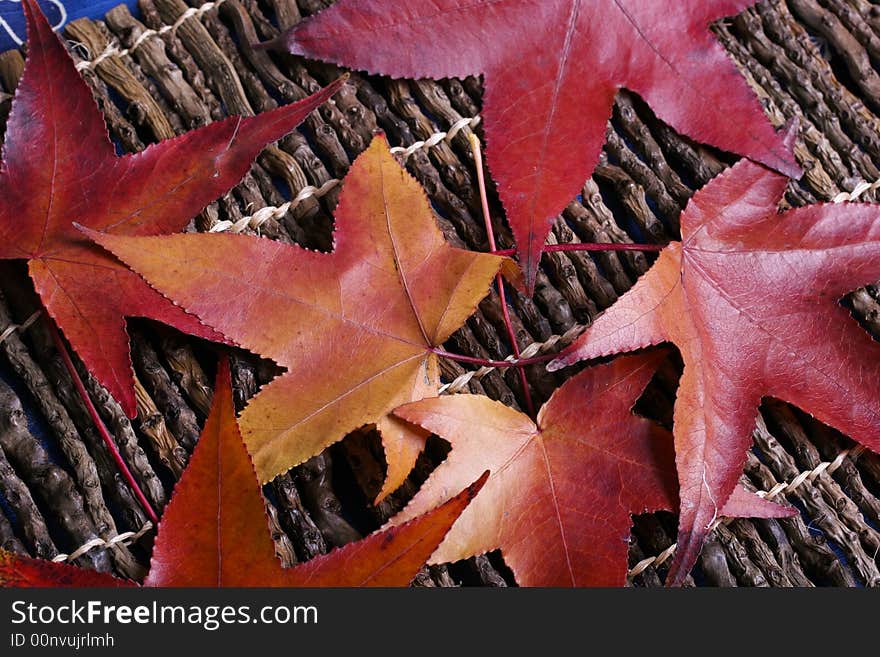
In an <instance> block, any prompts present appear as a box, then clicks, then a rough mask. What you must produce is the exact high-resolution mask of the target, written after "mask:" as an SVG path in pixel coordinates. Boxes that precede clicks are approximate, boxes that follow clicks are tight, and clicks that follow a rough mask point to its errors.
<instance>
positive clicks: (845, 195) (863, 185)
mask: <svg viewBox="0 0 880 657" xmlns="http://www.w3.org/2000/svg"><path fill="white" fill-rule="evenodd" d="M877 189H880V180H875V181H874V182H872V183H869V182H866V181H864V180H863V181H862V182H860V183H859V184H858V185H856V186H855V189H853V190H852V191H851V192H840V194H838V195H837V196H835V197H834V198H833V199H831V202H832V203H848V202H850V201H858V200H859V198H860V197H861V196H862V195H863V194H865V193H866V192H869V191H870V192H873V191H874V190H877Z"/></svg>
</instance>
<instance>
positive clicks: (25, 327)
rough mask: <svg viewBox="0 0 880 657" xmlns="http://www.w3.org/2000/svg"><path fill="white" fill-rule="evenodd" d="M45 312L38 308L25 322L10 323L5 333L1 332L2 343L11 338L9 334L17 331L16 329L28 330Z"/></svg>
mask: <svg viewBox="0 0 880 657" xmlns="http://www.w3.org/2000/svg"><path fill="white" fill-rule="evenodd" d="M42 314H43V311H42V310H38V311H37V312H35V313H34V314H33V315H31V316H30V317H28V318H27V319H26V320H25V321H24V323H23V324H10V325H9V326H7V327H6V329H5V330H4V331H3V333H0V344H3V343H4V342H5V341H6V340H8V339H9V336H10V335H12V334H13V333H15V332H16V331H19V332H22V333H24V332H25V331H27V330H28V329H29V328H30V327H31V325H32V324H33V323H34V322H36V321H37V320H38V319H39V318H40V316H41V315H42Z"/></svg>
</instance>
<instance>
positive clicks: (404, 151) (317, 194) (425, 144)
mask: <svg viewBox="0 0 880 657" xmlns="http://www.w3.org/2000/svg"><path fill="white" fill-rule="evenodd" d="M480 120H481V119H480V117H479V116H474V117H466V118H462V119H459V120H458V121H456V122H455V123H453V124H452V126H451V127H450V128H449V130H447V131H440V132H435V133H434V134H433V135H431V136H430V137H428V138H427V139H425V140H424V141H417V142H416V143H414V144H413V145H412V146H407V147H403V146H395V147H394V148H392V149H391V153H392V154H394V155H397V156H398V157H400V158H401V159H402V160H403V161H406V160H407V159H409V158H410V156H412V155H413V154H414V153H415V152H417V151H419V150H420V149H422V148H433V147H434V146H436V145H437V144H439V143H440V142H443V141H446V142H448V141H451V140H452V139H453V138H454V137H455V135H457V134H458V133H459V132H461V131H462V130H464V129H465V128H474V127H476V126H477V124H478V123H479V122H480ZM340 184H342V181H341V180H339V179H337V178H334V179H332V180H328V181H327V182H325V183H324V184H323V185H321V186H320V187H313V186H311V185H308V186H306V187H303V188H302V189H301V190H300V191H299V193H298V194H297V195H296V197H295V198H293V200H291V201H288V202H287V203H283V204H282V205H279V206H277V207H276V206H273V205H268V206H266V207H264V208H261V209H259V210H257V211H256V212H255V213H254V214H252V215H250V216H249V217H242V218H241V219H239V220H238V221H235V222H232V221H228V220H227V221H218V222H217V223H216V224H214V226H212V227H211V230H210V231H209V232H212V233H241V232H244V231H245V230H247V229H250V230H254V231H258V232H259V230H260V227H261V226H262V225H263V224H264V223H266V222H267V221H269V220H270V219H275V220H280V219H281V218H283V217H284V216H285V215H286V214H287V213H288V212H289V211H290V210H291V209H292V208H295V207H296V206H298V205H299V204H300V203H302V202H303V201H305V200H306V199H309V198H321V197H322V196H325V195H326V194H327V193H328V192H330V191H331V190H333V189H335V188H336V187H337V186H338V185H340Z"/></svg>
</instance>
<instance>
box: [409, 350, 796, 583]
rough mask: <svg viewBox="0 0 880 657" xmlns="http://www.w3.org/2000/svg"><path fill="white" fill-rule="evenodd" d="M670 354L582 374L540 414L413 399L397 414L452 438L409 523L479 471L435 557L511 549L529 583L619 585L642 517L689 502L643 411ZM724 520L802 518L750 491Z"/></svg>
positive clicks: (667, 443)
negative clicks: (635, 523)
mask: <svg viewBox="0 0 880 657" xmlns="http://www.w3.org/2000/svg"><path fill="white" fill-rule="evenodd" d="M662 357H663V353H654V354H649V355H640V356H627V357H623V358H618V359H617V360H615V361H614V362H613V363H610V364H608V365H600V366H599V367H595V368H593V369H589V370H586V371H584V372H582V373H580V374H579V375H577V376H575V377H573V378H572V379H570V380H569V381H568V382H566V383H565V384H564V385H563V386H562V387H561V388H559V389H558V390H557V391H556V392H555V393H554V394H553V396H552V397H551V398H550V400H549V401H548V402H547V403H546V404H545V405H544V407H543V408H542V409H541V411H540V413H539V414H538V422H537V425H535V423H534V422H532V420H531V419H530V418H529V417H528V416H526V415H523V414H522V413H520V412H518V411H515V410H513V409H511V408H509V407H507V406H504V405H503V404H500V403H498V402H494V401H492V400H490V399H489V398H488V397H484V396H480V395H456V396H451V397H443V398H434V399H426V400H424V401H420V402H415V403H413V404H407V405H406V406H403V407H401V408H398V409H397V410H395V414H397V415H399V416H400V417H402V418H404V419H405V420H407V421H409V422H413V423H415V424H418V425H420V426H422V427H424V428H425V429H427V430H428V431H432V432H434V433H436V434H437V435H439V436H441V437H442V438H445V439H447V440H448V441H449V442H450V443H451V444H452V451H451V452H450V454H449V457H448V458H447V459H446V461H444V462H443V463H442V464H441V465H440V466H439V467H438V468H437V469H436V470H435V471H434V473H432V475H431V477H430V478H429V479H428V481H427V482H426V483H425V484H424V486H422V489H421V490H420V491H419V493H418V494H417V495H416V497H415V498H414V499H413V500H412V502H410V504H409V506H407V508H406V509H404V511H403V512H402V513H401V514H400V515H399V516H397V518H395V519H394V522H403V521H406V520H408V519H411V518H414V517H417V516H418V515H419V514H420V513H423V512H424V511H425V510H427V509H430V508H433V507H434V506H436V505H437V504H440V503H442V502H444V501H445V500H448V499H449V498H450V496H451V494H452V491H454V490H455V489H456V487H458V486H459V485H460V483H461V482H463V481H467V480H469V479H470V478H472V477H473V476H474V474H475V473H479V472H482V471H483V470H486V469H488V470H490V471H491V474H490V476H489V480H488V481H487V482H486V485H485V486H484V488H483V490H482V491H481V492H480V494H479V495H477V497H476V499H475V500H474V501H473V502H472V503H471V506H470V507H468V509H467V510H465V512H464V513H463V514H462V516H461V518H460V519H459V520H458V521H457V522H456V523H455V525H454V526H453V528H452V530H451V531H450V532H449V534H448V536H447V537H446V540H445V541H444V542H443V543H442V544H441V546H440V548H439V549H438V550H437V552H435V553H434V555H433V556H432V558H431V560H432V562H435V563H436V562H446V561H457V560H459V559H464V558H468V557H471V556H474V555H478V554H482V553H484V552H487V551H489V550H494V549H496V548H501V551H502V554H503V555H504V560H505V563H507V565H508V566H510V568H511V569H512V570H513V572H514V574H515V575H516V579H517V582H518V583H519V584H520V585H522V586H619V585H621V584H623V583H624V581H625V579H626V564H627V551H628V540H629V536H630V529H631V527H632V519H631V518H630V514H633V513H643V512H646V511H656V510H659V509H667V510H672V509H675V508H676V507H677V505H678V499H677V496H676V483H675V460H674V455H673V447H672V436H671V435H670V434H669V432H668V431H667V430H666V429H663V428H662V427H660V426H659V425H657V424H655V423H654V422H651V421H650V420H646V419H644V418H641V417H638V416H636V415H634V414H633V413H632V412H631V409H632V407H633V405H634V404H635V402H636V400H637V398H638V397H639V396H640V395H641V394H642V391H643V390H644V389H645V386H646V385H647V384H648V382H649V381H650V379H651V376H652V375H653V374H654V371H655V369H656V367H657V365H658V363H659V361H660V360H661V359H662ZM738 491H739V492H738V494H737V495H736V496H735V498H736V499H735V500H734V504H732V505H731V506H730V507H725V509H724V515H741V514H748V515H752V516H761V517H781V516H785V515H792V513H796V511H793V510H791V509H785V508H783V507H780V506H778V505H776V504H773V503H771V502H766V501H764V500H762V499H761V498H759V497H757V496H755V495H752V494H750V493H747V492H746V491H745V490H743V489H738Z"/></svg>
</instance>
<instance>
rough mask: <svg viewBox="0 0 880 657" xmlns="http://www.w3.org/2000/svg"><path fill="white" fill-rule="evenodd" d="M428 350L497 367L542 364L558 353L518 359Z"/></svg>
mask: <svg viewBox="0 0 880 657" xmlns="http://www.w3.org/2000/svg"><path fill="white" fill-rule="evenodd" d="M429 351H430V352H431V353H433V354H437V355H438V356H440V357H441V358H448V359H449V360H454V361H456V362H459V363H470V364H471V365H479V366H480V367H497V368H503V367H525V366H527V365H543V364H544V363H549V362H550V361H551V360H553V359H554V358H556V357H557V356H558V354H542V355H540V356H534V357H533V358H520V359H519V360H490V359H488V358H477V357H476V356H465V355H464V354H453V353H451V352H448V351H446V350H445V349H440V348H438V347H432V348H431V349H430V350H429Z"/></svg>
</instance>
